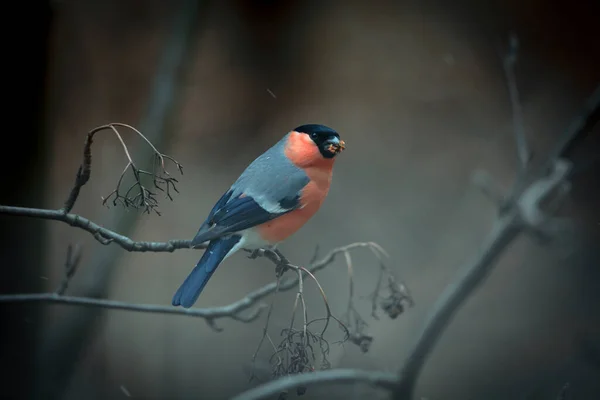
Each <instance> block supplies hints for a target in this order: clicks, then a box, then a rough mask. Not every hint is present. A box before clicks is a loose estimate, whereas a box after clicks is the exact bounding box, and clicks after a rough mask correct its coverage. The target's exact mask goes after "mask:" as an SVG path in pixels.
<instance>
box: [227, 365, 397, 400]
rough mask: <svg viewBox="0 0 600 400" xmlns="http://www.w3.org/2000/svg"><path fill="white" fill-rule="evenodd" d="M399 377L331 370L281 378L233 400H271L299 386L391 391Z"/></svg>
mask: <svg viewBox="0 0 600 400" xmlns="http://www.w3.org/2000/svg"><path fill="white" fill-rule="evenodd" d="M397 379H398V377H397V376H396V375H394V374H390V373H386V372H370V371H361V370H356V369H330V370H327V371H316V372H311V373H307V374H298V375H291V376H286V377H283V378H279V379H277V380H274V381H271V382H269V383H266V384H263V385H260V386H258V387H256V388H254V389H251V390H248V391H246V392H244V393H241V394H239V395H237V396H235V397H233V398H232V399H231V400H260V399H271V398H276V396H277V395H278V394H279V393H281V392H285V391H287V390H289V389H293V388H297V387H298V386H306V387H315V386H323V385H327V384H348V383H352V384H355V383H364V384H368V385H371V386H373V387H378V388H382V389H385V390H391V389H393V388H394V386H395V385H396V384H397V382H398V381H397Z"/></svg>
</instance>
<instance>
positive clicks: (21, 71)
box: [0, 2, 53, 399]
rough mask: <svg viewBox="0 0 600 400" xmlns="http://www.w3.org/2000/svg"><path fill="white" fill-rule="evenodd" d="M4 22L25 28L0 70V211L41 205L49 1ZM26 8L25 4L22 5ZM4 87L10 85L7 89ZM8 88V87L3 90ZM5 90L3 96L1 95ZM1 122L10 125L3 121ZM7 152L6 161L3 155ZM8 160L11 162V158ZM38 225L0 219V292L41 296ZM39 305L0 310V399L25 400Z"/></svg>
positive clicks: (29, 393)
mask: <svg viewBox="0 0 600 400" xmlns="http://www.w3.org/2000/svg"><path fill="white" fill-rule="evenodd" d="M38 4H40V5H41V6H38V7H37V9H36V10H35V11H34V12H32V11H33V10H31V9H28V10H26V12H22V13H19V12H18V11H16V12H14V11H12V10H11V19H15V20H18V21H19V20H20V21H27V22H26V23H23V24H19V25H17V28H10V29H11V30H12V32H11V35H10V36H6V35H5V36H4V37H5V38H8V41H12V43H9V44H8V46H7V47H8V48H6V47H5V48H4V52H5V54H7V58H6V59H5V61H4V63H3V64H4V67H5V68H8V70H7V71H6V70H5V71H6V72H5V73H4V76H3V78H4V81H5V86H4V88H5V91H4V93H3V95H4V96H3V97H4V103H5V105H4V106H3V114H4V115H5V116H6V117H5V126H4V128H3V134H2V146H1V148H2V151H3V157H2V158H0V159H1V163H2V171H4V177H3V184H2V189H1V190H0V204H9V205H17V206H30V207H40V206H42V205H43V199H44V189H45V186H46V185H45V184H44V180H43V176H44V169H45V166H46V157H45V154H46V152H45V151H44V147H45V146H44V144H45V143H46V139H45V135H44V134H45V124H44V122H45V111H44V110H45V107H44V106H45V94H46V93H45V92H46V90H45V80H46V71H47V45H48V36H49V32H50V25H51V21H52V17H53V13H52V9H51V7H50V3H49V2H40V3H38ZM30 7H31V5H30ZM10 82H12V83H14V84H15V86H14V87H13V86H11V85H10ZM7 83H8V84H7ZM6 88H8V90H6ZM9 118H13V119H14V122H11V121H10V119H9ZM10 153H12V156H11V155H10ZM11 157H14V159H13V158H11ZM44 226H45V225H44V222H43V221H39V220H35V219H24V218H19V219H16V218H14V217H5V216H2V217H0V238H1V240H2V242H1V243H2V245H1V246H0V260H2V267H3V268H2V275H1V276H0V293H18V292H21V293H23V292H35V291H40V290H42V289H43V288H42V286H43V282H44V281H43V280H42V278H41V277H40V275H42V265H43V255H44V251H43V250H44ZM40 311H41V309H40V307H39V305H35V304H32V305H20V306H16V305H11V304H9V305H4V306H1V307H0V320H1V321H2V329H0V335H1V336H0V360H1V362H2V367H3V368H2V387H1V388H0V397H2V398H11V399H17V398H23V399H24V398H32V395H33V394H32V390H31V389H33V386H34V385H35V383H34V382H33V367H34V365H35V363H34V359H35V354H36V348H37V342H38V341H37V339H38V334H39V326H40V323H41V322H40V318H39V317H40V316H41V312H40Z"/></svg>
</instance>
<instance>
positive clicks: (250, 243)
mask: <svg viewBox="0 0 600 400" xmlns="http://www.w3.org/2000/svg"><path fill="white" fill-rule="evenodd" d="M240 234H241V236H242V239H241V240H240V241H239V242H238V243H237V244H236V245H235V246H233V248H232V249H231V250H229V252H228V253H227V255H226V256H225V258H224V259H223V260H225V259H226V258H227V257H229V256H231V255H233V254H235V253H236V252H237V251H238V250H240V249H248V250H256V249H261V248H269V247H273V244H272V243H269V242H267V241H266V240H264V239H263V238H261V237H260V235H259V234H258V232H256V231H255V230H254V229H253V228H250V229H246V230H244V231H241V232H238V235H240Z"/></svg>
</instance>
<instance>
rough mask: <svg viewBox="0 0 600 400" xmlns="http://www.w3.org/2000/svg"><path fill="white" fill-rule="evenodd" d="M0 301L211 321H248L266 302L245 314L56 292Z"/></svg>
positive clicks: (234, 308) (237, 310) (233, 309)
mask: <svg viewBox="0 0 600 400" xmlns="http://www.w3.org/2000/svg"><path fill="white" fill-rule="evenodd" d="M0 303H55V304H66V305H73V306H84V307H100V308H107V309H113V310H124V311H137V312H144V313H153V314H175V315H187V316H192V317H198V318H204V319H206V320H207V321H209V322H211V321H214V320H215V319H217V318H231V319H233V320H236V321H240V322H252V321H254V320H255V319H257V318H258V317H259V316H260V314H261V313H262V311H263V310H264V309H265V308H266V305H264V304H259V305H258V306H257V308H256V309H254V310H253V311H251V312H250V313H249V314H247V315H244V316H242V315H240V314H239V313H240V312H241V311H244V310H245V309H247V308H249V307H240V305H239V303H237V304H236V303H234V304H230V305H228V306H223V307H214V308H180V307H172V306H161V305H155V304H133V303H127V302H122V301H115V300H105V299H94V298H89V297H76V296H61V295H59V294H58V293H39V294H8V295H0Z"/></svg>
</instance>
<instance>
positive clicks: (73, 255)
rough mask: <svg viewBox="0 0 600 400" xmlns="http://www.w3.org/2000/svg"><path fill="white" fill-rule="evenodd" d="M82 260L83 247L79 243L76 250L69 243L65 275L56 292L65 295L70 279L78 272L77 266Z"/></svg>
mask: <svg viewBox="0 0 600 400" xmlns="http://www.w3.org/2000/svg"><path fill="white" fill-rule="evenodd" d="M80 260H81V247H80V246H79V245H77V246H76V247H75V250H73V246H71V245H69V247H68V248H67V261H66V262H65V276H64V277H63V280H62V281H61V283H60V286H59V287H58V289H56V294H58V295H63V294H65V292H66V291H67V288H68V287H69V281H70V280H71V278H72V277H73V275H75V272H77V266H78V265H79V261H80Z"/></svg>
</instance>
